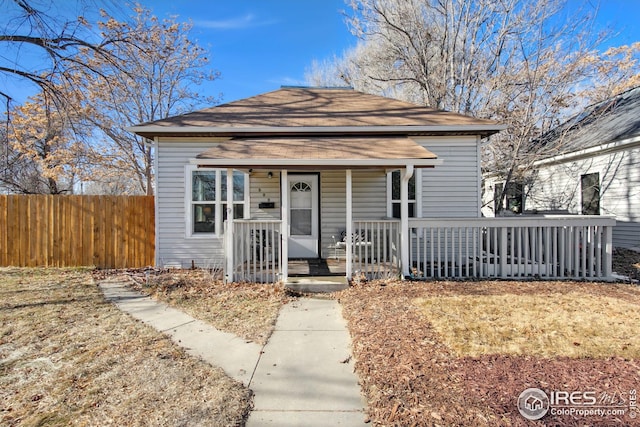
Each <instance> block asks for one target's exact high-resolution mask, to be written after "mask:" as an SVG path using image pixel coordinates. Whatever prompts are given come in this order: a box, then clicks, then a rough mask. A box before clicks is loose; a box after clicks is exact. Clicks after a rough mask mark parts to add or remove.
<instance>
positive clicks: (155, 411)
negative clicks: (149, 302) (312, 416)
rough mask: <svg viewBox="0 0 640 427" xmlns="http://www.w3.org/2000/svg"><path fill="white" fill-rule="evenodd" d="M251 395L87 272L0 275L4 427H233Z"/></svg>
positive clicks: (16, 271)
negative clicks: (127, 310)
mask: <svg viewBox="0 0 640 427" xmlns="http://www.w3.org/2000/svg"><path fill="white" fill-rule="evenodd" d="M249 406H250V391H249V390H247V389H245V388H244V387H242V386H241V385H240V384H239V383H237V382H234V381H233V380H231V379H230V378H228V377H227V376H226V375H225V374H224V373H223V372H222V371H221V370H220V369H218V368H215V367H212V366H210V365H208V364H206V363H205V362H202V361H200V360H197V359H195V358H192V357H190V356H188V355H187V354H186V353H185V352H184V351H183V350H182V349H179V348H177V347H176V346H175V345H173V344H172V343H171V341H169V339H167V338H166V337H164V336H163V335H161V334H160V333H158V332H156V331H155V330H152V329H151V328H150V327H148V326H145V325H144V324H142V323H140V322H137V321H135V320H133V319H131V318H130V317H129V316H127V315H125V314H123V313H121V312H120V311H119V310H118V309H117V308H115V307H114V306H113V305H111V304H109V303H107V302H105V300H104V298H103V296H102V294H101V293H100V292H99V290H98V289H97V287H96V286H95V284H94V283H93V280H92V277H91V273H90V272H87V271H80V270H51V269H48V270H43V269H0V424H1V425H3V426H44V425H47V426H62V425H65V426H66V425H127V426H156V425H170V426H181V425H182V426H186V425H189V426H191V425H225V426H233V425H239V424H241V423H242V422H243V419H244V417H245V416H246V414H247V413H248V410H249Z"/></svg>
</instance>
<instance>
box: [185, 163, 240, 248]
mask: <svg viewBox="0 0 640 427" xmlns="http://www.w3.org/2000/svg"><path fill="white" fill-rule="evenodd" d="M185 178H186V182H187V188H186V190H187V191H186V204H187V206H186V208H187V221H186V223H187V234H188V235H189V236H193V237H196V236H202V237H204V236H214V235H222V233H223V232H224V226H223V224H224V221H225V220H226V219H227V171H226V169H225V170H221V169H196V168H195V167H193V166H187V170H186V177H185ZM248 181H249V180H248V178H247V176H246V174H245V173H243V172H239V171H234V172H233V217H234V218H244V216H245V212H247V209H246V207H245V205H247V198H248V194H249V191H248Z"/></svg>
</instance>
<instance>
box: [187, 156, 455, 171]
mask: <svg viewBox="0 0 640 427" xmlns="http://www.w3.org/2000/svg"><path fill="white" fill-rule="evenodd" d="M189 163H191V164H195V165H198V166H200V167H220V168H225V167H226V168H249V167H253V168H258V167H272V168H276V167H281V168H288V169H293V168H303V169H309V168H316V169H322V168H340V169H360V168H385V169H389V168H398V167H405V166H407V165H411V166H413V167H416V168H430V167H434V166H440V165H442V164H443V163H444V162H443V160H442V159H437V158H433V159H198V158H195V159H191V160H189Z"/></svg>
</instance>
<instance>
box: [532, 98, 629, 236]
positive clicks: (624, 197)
mask: <svg viewBox="0 0 640 427" xmlns="http://www.w3.org/2000/svg"><path fill="white" fill-rule="evenodd" d="M541 142H542V143H544V144H551V146H554V147H555V146H557V147H559V148H558V153H557V154H556V155H554V156H552V157H548V158H544V159H540V160H539V161H537V162H536V163H535V166H536V168H537V175H536V176H535V181H534V184H533V185H532V186H531V187H530V188H528V189H527V191H525V193H526V202H525V210H526V211H536V210H537V211H566V212H569V213H572V214H581V215H610V216H615V218H616V227H615V228H614V230H613V244H614V246H618V247H624V248H631V247H640V88H635V89H632V90H629V91H626V92H624V93H622V94H619V95H617V96H614V97H612V98H611V99H607V100H606V101H603V102H600V103H598V104H595V105H592V106H590V107H588V108H587V109H585V110H584V111H583V112H582V113H580V114H579V115H577V116H576V117H574V118H573V119H571V120H569V121H567V122H566V123H564V124H562V125H560V126H559V127H557V128H556V129H554V130H553V131H551V132H549V133H548V134H546V135H544V136H543V137H542V138H541Z"/></svg>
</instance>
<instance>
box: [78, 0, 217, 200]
mask: <svg viewBox="0 0 640 427" xmlns="http://www.w3.org/2000/svg"><path fill="white" fill-rule="evenodd" d="M134 12H135V16H134V17H133V19H132V20H131V21H130V22H121V21H118V20H116V19H115V18H113V17H111V16H109V15H107V14H106V13H105V14H103V20H102V21H101V22H100V23H99V24H98V25H99V28H100V29H101V31H102V34H101V35H102V37H103V38H104V39H106V40H135V43H129V42H123V43H120V42H115V43H112V44H111V45H109V46H108V47H107V49H108V51H109V53H110V55H111V56H112V57H118V58H121V59H122V60H123V61H124V64H126V70H124V71H123V69H122V67H121V66H120V65H116V64H113V63H112V62H111V61H110V60H108V59H107V60H105V57H104V55H101V54H97V53H96V52H95V51H94V50H93V49H84V50H83V51H82V58H83V62H85V63H86V64H88V65H89V67H90V68H91V69H96V70H99V71H100V73H101V74H102V75H103V76H106V77H107V78H106V79H97V80H96V79H94V78H93V73H91V72H88V73H87V72H85V70H79V71H78V72H76V73H75V74H74V76H73V80H72V81H73V85H74V87H75V88H77V89H78V90H80V91H81V92H82V97H78V100H79V102H80V104H81V105H82V106H83V111H84V119H85V120H86V121H87V122H88V123H90V124H91V125H93V126H95V127H96V128H97V129H98V130H99V136H101V137H103V138H104V140H105V141H106V145H107V147H108V148H109V149H108V153H109V156H108V158H109V162H108V164H106V165H103V166H104V167H103V168H102V171H103V173H102V176H100V177H99V179H100V180H102V181H103V184H104V182H108V181H112V182H113V183H114V184H115V185H118V186H121V184H122V176H126V177H128V178H129V179H130V180H131V181H132V182H135V183H136V185H135V189H132V191H135V192H138V193H146V194H153V185H152V183H153V153H152V148H151V146H150V145H149V144H147V141H145V140H144V139H143V138H141V137H139V136H136V135H134V134H132V133H130V132H127V131H126V130H125V128H126V127H127V126H131V125H135V124H139V123H143V122H148V121H153V120H158V119H163V118H166V117H169V116H172V115H176V114H179V113H182V112H184V111H187V110H192V109H193V108H194V106H195V105H198V104H201V103H204V102H208V103H213V102H216V100H215V99H214V98H212V97H205V96H201V95H199V94H198V93H197V92H196V91H195V86H196V85H198V84H200V83H201V82H203V81H211V80H214V79H216V78H217V77H218V75H219V73H218V72H217V71H211V70H209V69H207V68H206V67H207V64H208V62H209V59H208V56H207V52H206V51H205V50H204V49H203V48H201V47H200V46H198V45H197V44H196V43H194V42H193V41H192V40H190V39H189V31H190V29H191V25H189V24H185V23H179V22H176V21H175V19H174V18H168V19H164V20H160V19H158V18H157V17H155V16H153V15H152V14H151V12H150V11H149V10H148V9H144V8H142V7H139V6H136V7H135V8H134ZM95 178H98V177H95Z"/></svg>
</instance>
